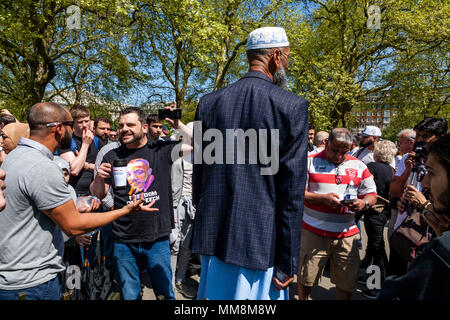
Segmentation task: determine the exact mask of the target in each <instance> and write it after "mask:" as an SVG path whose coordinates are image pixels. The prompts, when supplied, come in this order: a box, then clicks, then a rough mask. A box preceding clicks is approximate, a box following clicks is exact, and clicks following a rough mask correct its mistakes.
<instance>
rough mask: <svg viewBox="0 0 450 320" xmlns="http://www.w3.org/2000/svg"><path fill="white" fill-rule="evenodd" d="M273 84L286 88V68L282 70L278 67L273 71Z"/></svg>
mask: <svg viewBox="0 0 450 320" xmlns="http://www.w3.org/2000/svg"><path fill="white" fill-rule="evenodd" d="M272 82H273V84H275V85H277V86H279V87H281V88H283V89H286V87H287V75H286V70H284V69H283V68H282V67H280V68H279V69H278V70H277V71H275V73H274V74H273V81H272Z"/></svg>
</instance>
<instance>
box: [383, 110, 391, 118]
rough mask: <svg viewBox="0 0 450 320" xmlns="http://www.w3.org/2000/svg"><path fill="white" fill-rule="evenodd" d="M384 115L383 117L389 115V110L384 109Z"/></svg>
mask: <svg viewBox="0 0 450 320" xmlns="http://www.w3.org/2000/svg"><path fill="white" fill-rule="evenodd" d="M384 116H385V117H389V118H390V117H391V112H390V111H389V110H386V111H384Z"/></svg>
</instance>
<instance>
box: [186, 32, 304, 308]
mask: <svg viewBox="0 0 450 320" xmlns="http://www.w3.org/2000/svg"><path fill="white" fill-rule="evenodd" d="M289 53H290V48H289V42H288V39H287V36H286V32H285V30H284V29H283V28H277V27H266V28H260V29H256V30H254V31H252V32H251V33H250V34H249V36H248V41H247V57H248V62H249V67H250V70H249V72H248V73H247V74H246V75H245V76H244V77H242V78H241V79H240V80H238V81H237V82H235V83H233V84H231V85H230V86H228V87H226V88H224V89H222V90H218V91H215V92H213V93H210V94H207V95H206V96H204V97H202V98H201V99H200V102H199V105H198V108H197V112H196V116H195V120H196V122H195V124H194V143H195V145H196V148H197V147H198V148H197V149H196V150H200V151H201V154H208V153H209V154H211V147H212V146H214V147H215V148H214V150H215V160H214V161H213V163H211V162H210V161H206V159H205V161H203V160H202V159H200V161H198V160H199V159H198V158H196V157H197V155H196V154H197V153H196V154H194V175H193V201H194V204H195V206H196V217H195V219H196V220H195V224H194V232H193V240H192V241H193V244H192V251H193V253H199V254H200V255H201V256H202V270H201V275H200V285H199V289H198V294H197V298H198V299H203V298H206V299H211V300H218V299H223V300H230V299H235V300H245V299H250V300H263V299H272V300H275V299H278V300H283V299H288V290H287V287H288V285H289V284H290V283H291V282H292V280H293V275H294V274H296V273H297V270H298V259H299V252H300V232H301V224H302V216H303V201H304V190H305V181H306V155H307V142H308V102H307V101H306V100H305V99H303V98H301V97H299V96H297V95H295V94H293V93H291V92H289V91H287V90H285V89H284V87H285V86H286V83H287V81H286V70H287V67H288V57H289ZM200 121H201V124H199V123H200ZM196 126H198V128H199V129H200V130H203V131H205V130H209V129H215V131H212V130H210V132H220V133H221V134H222V137H223V139H216V140H214V144H210V143H208V142H207V141H199V139H198V137H197V138H196V132H198V130H196V128H195V127H196ZM239 130H242V131H239ZM233 131H234V133H235V134H234V136H232V137H231V138H230V132H231V133H232V132H233ZM239 132H241V133H242V132H244V134H245V135H247V136H248V137H249V138H248V139H246V138H243V139H241V138H240V137H239V134H238V133H239ZM252 132H256V135H253V137H254V138H253V139H252V134H251V133H252ZM265 137H269V139H267V138H265ZM200 140H202V139H200ZM205 140H206V139H205ZM210 140H211V139H209V140H208V141H210ZM228 140H231V141H228ZM236 140H238V144H237V145H238V148H235V147H234V146H235V145H236V144H233V145H232V147H231V148H230V147H229V145H230V142H231V143H234V142H235V141H236ZM255 140H257V141H255ZM239 141H240V142H241V143H240V144H239ZM255 146H256V148H255ZM221 148H222V149H221ZM216 149H218V150H224V152H223V155H222V153H221V152H217V150H216ZM255 149H256V150H255ZM235 150H237V151H236V152H234V151H235ZM242 150H245V152H243V153H244V154H239V153H240V151H242ZM246 150H248V152H247V151H246ZM268 150H270V154H271V155H270V157H271V158H270V160H268V159H267V157H264V156H261V154H264V152H268ZM266 155H268V154H267V153H266ZM220 157H222V158H223V159H222V158H220ZM256 159H257V160H256ZM231 160H232V161H231ZM242 160H245V161H244V163H243V161H242Z"/></svg>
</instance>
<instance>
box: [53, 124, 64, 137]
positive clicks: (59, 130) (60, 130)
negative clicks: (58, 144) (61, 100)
mask: <svg viewBox="0 0 450 320" xmlns="http://www.w3.org/2000/svg"><path fill="white" fill-rule="evenodd" d="M63 128H64V125H63V124H61V123H58V124H57V125H56V126H55V132H56V133H57V134H58V135H60V136H62V135H63V130H64V129H63Z"/></svg>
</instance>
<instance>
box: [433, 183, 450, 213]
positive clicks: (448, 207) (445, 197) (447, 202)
mask: <svg viewBox="0 0 450 320" xmlns="http://www.w3.org/2000/svg"><path fill="white" fill-rule="evenodd" d="M449 191H450V190H448V188H447V190H446V191H445V192H443V193H441V194H440V195H439V197H438V199H437V200H438V201H439V202H440V203H441V204H442V206H443V207H444V208H443V209H436V208H435V207H434V206H433V210H434V212H436V213H437V214H441V215H445V216H450V196H449V194H448V192H449Z"/></svg>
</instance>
